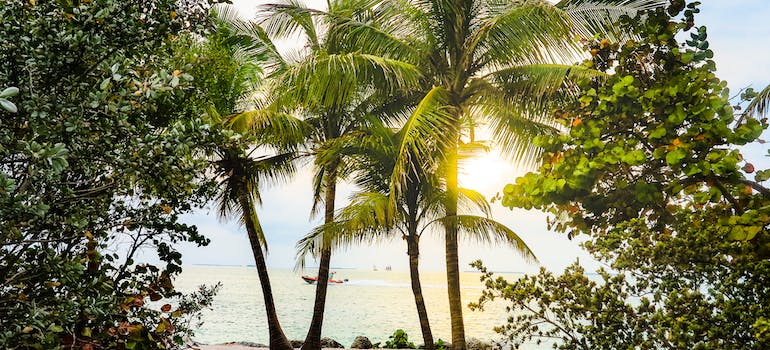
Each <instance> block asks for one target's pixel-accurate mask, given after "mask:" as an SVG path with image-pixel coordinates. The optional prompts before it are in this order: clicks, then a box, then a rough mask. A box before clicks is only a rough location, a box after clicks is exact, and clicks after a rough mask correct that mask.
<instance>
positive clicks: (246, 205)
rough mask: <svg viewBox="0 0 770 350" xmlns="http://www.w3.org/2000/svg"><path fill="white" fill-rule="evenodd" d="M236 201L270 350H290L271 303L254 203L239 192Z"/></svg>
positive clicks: (259, 227) (271, 294) (273, 304)
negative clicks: (258, 288) (264, 314)
mask: <svg viewBox="0 0 770 350" xmlns="http://www.w3.org/2000/svg"><path fill="white" fill-rule="evenodd" d="M238 197H239V198H238V201H239V202H240V205H241V211H242V212H243V218H244V224H245V226H246V231H247V232H248V235H249V242H250V243H251V251H252V253H253V254H254V263H255V265H256V266H257V274H258V275H259V284H260V285H261V286H262V296H263V297H264V298H265V311H266V312H267V328H268V333H269V334H270V349H280V350H290V349H292V347H291V343H290V342H289V339H287V338H286V335H285V334H284V333H283V329H281V324H280V322H279V321H278V314H277V313H276V311H275V302H274V301H273V290H272V288H271V287H270V276H268V274H267V264H266V263H265V255H264V253H263V252H262V245H261V244H260V242H259V234H258V232H259V231H261V230H262V228H261V225H260V224H259V221H258V219H257V215H256V212H255V209H254V203H253V202H252V201H251V200H250V199H249V197H248V195H247V194H246V193H245V191H244V192H241V193H240V194H239V196H238Z"/></svg>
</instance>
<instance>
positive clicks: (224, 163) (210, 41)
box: [198, 7, 302, 350]
mask: <svg viewBox="0 0 770 350" xmlns="http://www.w3.org/2000/svg"><path fill="white" fill-rule="evenodd" d="M214 17H215V30H214V31H213V32H212V34H211V35H210V36H209V37H207V38H206V40H205V41H204V42H202V43H200V44H199V45H200V46H202V50H203V51H204V52H205V53H206V54H204V55H200V57H201V61H200V62H198V65H199V66H207V67H208V68H209V69H210V70H211V71H210V72H206V73H208V79H206V80H205V81H207V82H211V85H210V86H206V87H204V88H205V90H206V91H205V93H206V94H207V96H208V103H209V106H208V108H206V110H207V112H206V114H207V115H208V117H209V118H210V119H211V121H212V122H214V124H215V125H217V126H218V127H220V128H225V129H228V131H229V132H231V133H232V134H233V137H231V138H230V140H229V141H223V143H222V144H220V145H219V147H218V148H217V149H216V150H215V151H214V156H215V159H214V160H213V161H212V164H213V168H214V171H215V172H216V174H217V175H218V177H219V179H220V182H219V188H218V190H219V194H218V198H217V199H218V203H219V204H218V208H219V210H218V212H219V215H220V217H221V218H223V219H224V218H227V217H237V218H239V219H240V221H241V223H242V224H243V226H244V227H245V228H246V232H247V235H248V238H249V243H250V245H251V251H252V254H253V256H254V262H255V266H256V268H257V274H258V276H259V281H260V286H261V288H262V295H263V298H264V303H265V311H266V315H267V324H268V332H269V343H270V348H271V349H283V350H287V349H292V346H291V343H290V342H289V340H288V339H287V337H286V335H285V334H284V332H283V330H282V328H281V325H280V322H279V320H278V315H277V313H276V309H275V302H274V299H273V294H272V287H271V284H270V278H269V275H268V271H267V265H266V262H265V253H266V252H267V240H266V239H265V234H264V231H263V230H262V226H261V224H260V222H259V217H258V216H257V212H256V209H255V206H256V205H257V204H261V196H260V185H261V184H263V183H265V182H268V181H270V182H271V181H277V180H283V179H285V178H287V177H288V176H290V175H291V174H292V173H293V172H294V170H295V169H294V163H293V161H294V159H295V158H296V154H295V152H294V150H295V148H296V145H298V144H299V142H300V140H301V135H302V128H301V124H300V123H299V122H298V121H297V120H295V119H294V118H292V117H291V116H287V115H282V114H275V113H270V112H268V111H259V110H257V111H250V112H240V113H238V112H239V111H240V110H242V109H243V108H245V104H244V100H246V99H248V97H249V96H250V95H251V94H252V93H253V92H254V91H255V90H256V88H257V84H258V83H259V80H260V76H261V67H260V66H259V63H260V62H262V61H263V56H262V55H261V54H259V53H258V52H257V51H255V50H254V47H253V43H252V42H251V41H250V40H248V38H247V37H244V36H242V35H239V34H237V30H236V28H234V27H233V26H232V23H231V22H230V21H229V20H230V19H232V18H235V14H234V12H233V10H232V9H231V8H226V7H218V8H216V9H215V14H214ZM222 115H228V116H227V117H222ZM257 150H260V151H263V150H272V151H275V152H274V153H275V154H273V155H262V156H258V157H254V156H253V153H254V152H256V151H257Z"/></svg>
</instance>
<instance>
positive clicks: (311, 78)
mask: <svg viewBox="0 0 770 350" xmlns="http://www.w3.org/2000/svg"><path fill="white" fill-rule="evenodd" d="M328 7H329V10H328V13H334V14H336V15H338V16H340V17H346V18H358V19H363V18H365V17H367V16H372V14H371V13H369V12H366V11H365V10H366V9H365V8H359V7H358V6H356V5H355V4H353V3H351V2H347V1H330V2H329V3H328ZM259 15H260V17H261V18H262V22H261V23H262V26H260V25H257V24H256V23H252V22H247V21H233V25H234V27H236V28H238V33H240V34H242V35H244V36H248V37H249V38H250V39H251V40H252V41H253V42H254V43H256V44H255V45H254V47H255V48H258V50H257V51H258V52H259V54H261V55H263V57H265V58H266V59H267V60H268V61H269V63H268V65H267V68H268V80H267V82H268V85H267V86H266V88H265V92H264V94H265V96H267V99H268V100H269V103H268V107H267V108H268V109H269V110H270V111H272V112H273V113H289V114H293V115H298V116H300V117H302V119H303V124H304V125H305V126H306V128H305V129H304V130H306V131H307V132H306V134H305V136H306V138H305V150H306V151H305V152H304V153H303V155H305V156H309V157H312V158H313V164H314V166H315V176H314V205H313V210H312V212H313V213H315V212H316V209H318V208H319V206H320V204H321V203H323V213H324V221H325V222H332V221H333V220H334V209H335V208H334V202H335V199H336V188H337V182H338V181H339V180H340V179H341V178H344V177H345V176H346V175H347V172H346V169H347V163H348V162H349V159H347V158H346V157H345V156H343V155H337V154H334V153H333V152H326V151H325V150H329V149H333V148H334V147H335V144H337V143H338V140H339V139H340V138H343V137H346V136H349V135H354V134H356V133H359V132H361V131H362V130H365V129H366V128H367V127H368V126H369V125H370V124H371V122H372V120H371V119H370V118H371V115H370V114H366V113H359V110H360V109H359V106H361V105H370V102H371V101H375V100H378V99H379V98H378V97H376V96H379V95H381V94H382V93H383V92H393V91H395V90H396V89H398V88H401V87H403V86H406V85H412V84H415V83H416V82H417V79H418V77H419V72H418V71H417V69H416V67H414V66H412V65H411V64H408V63H405V62H402V61H398V60H393V59H387V58H382V57H378V56H374V55H371V54H368V53H367V52H365V51H364V50H361V49H359V48H357V47H355V46H346V45H343V42H342V41H340V40H337V37H338V36H344V35H343V34H341V33H338V31H339V30H340V28H339V26H338V25H336V23H334V21H326V20H325V18H324V17H319V16H317V15H316V14H315V13H314V10H312V9H310V8H308V7H307V6H305V5H304V4H302V3H301V2H299V1H286V2H283V3H277V4H270V5H265V6H263V7H262V9H261V12H260V13H259ZM263 28H264V29H263ZM296 36H300V37H302V38H303V39H304V40H305V42H306V45H305V47H304V48H302V49H301V50H300V51H299V52H292V53H288V54H287V53H281V52H279V51H278V50H277V49H276V47H275V45H274V44H273V43H272V40H281V39H286V38H296ZM322 155H323V156H322ZM320 249H321V254H320V259H319V269H318V275H317V278H318V283H317V284H316V296H315V304H314V307H313V316H312V320H311V324H310V327H309V329H308V333H307V336H306V338H305V342H304V344H303V349H318V348H320V340H321V330H322V325H323V314H324V309H325V302H326V291H327V283H328V279H329V263H330V261H331V249H330V248H328V247H320Z"/></svg>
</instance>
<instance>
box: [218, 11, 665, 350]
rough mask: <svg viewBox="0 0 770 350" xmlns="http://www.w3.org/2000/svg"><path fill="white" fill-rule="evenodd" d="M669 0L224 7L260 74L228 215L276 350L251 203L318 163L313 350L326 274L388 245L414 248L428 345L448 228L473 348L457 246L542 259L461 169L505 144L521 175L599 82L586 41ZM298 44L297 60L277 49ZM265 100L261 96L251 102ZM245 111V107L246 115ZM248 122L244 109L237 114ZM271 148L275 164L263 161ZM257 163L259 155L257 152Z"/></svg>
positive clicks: (232, 124) (228, 196) (236, 123)
mask: <svg viewBox="0 0 770 350" xmlns="http://www.w3.org/2000/svg"><path fill="white" fill-rule="evenodd" d="M665 3H667V1H665V0H565V1H562V2H559V3H558V4H552V3H550V2H547V1H544V0H389V1H383V0H329V1H327V8H326V9H325V10H318V9H313V8H310V7H308V6H306V5H305V4H303V3H301V2H300V0H283V1H281V2H278V3H275V4H268V5H263V6H261V8H260V10H259V13H258V17H257V19H256V20H255V21H247V20H243V19H240V18H239V17H238V15H237V13H236V12H235V10H233V9H232V8H228V7H221V8H218V9H217V11H218V15H219V17H220V19H221V20H220V22H219V25H220V26H225V27H227V28H228V31H229V33H231V40H230V43H231V44H232V45H233V47H234V48H236V49H234V50H233V53H234V54H235V55H236V56H238V57H239V58H240V59H241V60H242V61H243V62H250V64H254V62H257V64H258V65H259V66H260V67H261V72H263V74H264V80H263V81H262V84H261V85H260V86H258V87H257V88H255V89H252V88H251V87H248V86H245V85H243V84H240V85H238V86H237V88H234V89H233V95H234V96H237V97H238V98H245V97H248V99H249V100H255V99H256V100H257V102H254V103H252V104H250V105H248V106H246V105H243V106H231V107H232V110H229V111H221V110H220V111H214V112H212V115H219V114H221V115H229V116H228V117H227V118H223V119H224V121H223V125H225V126H227V127H229V128H232V129H233V130H237V131H238V132H241V133H242V135H248V136H247V137H246V136H244V138H243V140H244V141H243V142H241V143H239V144H238V145H239V146H237V147H236V146H233V145H230V146H227V147H223V148H222V149H221V150H220V152H219V159H217V160H216V162H215V165H217V167H218V169H219V171H220V175H221V178H222V186H221V188H222V192H221V193H222V194H221V198H220V199H221V201H220V203H221V209H222V214H223V215H225V216H228V215H235V216H238V217H240V219H241V221H242V222H243V224H244V226H245V227H246V228H247V231H248V235H249V239H250V242H251V245H252V249H253V251H254V258H255V261H256V265H257V270H258V272H259V277H260V282H261V284H262V290H263V294H264V297H265V305H266V308H267V310H266V311H267V315H268V323H269V329H270V347H271V348H274V349H289V348H291V345H290V343H289V342H288V340H287V339H286V336H285V335H284V334H283V332H282V330H281V327H280V324H279V321H278V318H277V316H276V313H275V306H274V303H273V300H272V294H271V290H270V282H269V280H268V276H267V268H266V266H265V260H264V251H265V250H266V240H265V237H264V233H263V232H262V229H261V227H260V225H259V220H258V218H257V215H256V212H255V210H254V206H255V205H256V204H258V203H259V201H260V197H259V188H260V182H264V181H268V180H272V179H280V178H285V177H286V176H288V175H289V174H290V173H291V172H292V171H293V170H294V167H295V165H296V162H295V161H296V160H299V159H302V158H308V159H312V164H313V169H314V171H315V173H314V180H313V181H314V188H315V191H314V206H313V212H316V211H318V212H320V211H321V207H322V209H323V214H324V224H323V225H322V226H320V227H318V228H316V229H315V230H313V231H312V232H310V233H309V234H308V235H307V236H306V237H305V238H303V239H302V240H301V241H300V242H299V243H298V250H299V253H298V254H299V261H300V264H302V263H303V262H304V259H305V256H307V255H313V256H314V257H317V258H318V259H319V270H318V275H317V276H318V277H317V278H318V283H317V290H316V299H315V306H314V310H313V318H312V321H311V325H310V329H309V331H308V334H307V337H306V339H305V342H304V345H303V349H319V348H320V337H321V329H322V324H323V313H324V307H325V299H326V290H327V280H328V278H329V262H330V260H331V255H332V252H333V250H334V249H335V248H338V247H343V246H348V245H351V244H357V243H366V242H371V241H373V240H379V239H385V238H388V237H392V236H393V235H396V236H400V237H402V238H403V239H404V240H405V241H406V243H407V252H408V256H409V266H410V272H411V278H412V290H413V292H414V296H415V303H416V306H417V310H418V314H419V318H420V325H421V329H422V333H423V340H424V342H425V347H426V348H428V349H432V348H434V344H433V336H432V334H431V330H430V323H429V320H428V314H427V311H426V309H425V303H424V300H423V297H422V292H421V287H420V279H419V269H418V261H419V242H420V237H421V236H422V234H423V233H424V232H429V231H431V230H437V229H439V230H443V232H444V237H445V242H446V243H445V244H446V270H447V285H448V288H447V290H448V297H449V305H450V314H451V326H452V344H453V347H454V348H456V349H464V348H465V335H464V326H463V317H462V301H461V299H460V280H459V267H458V237H460V236H461V235H467V236H468V237H471V238H475V239H478V240H481V241H487V242H498V243H500V242H503V243H505V244H509V245H511V246H512V247H513V248H514V249H515V250H516V251H517V252H519V253H520V254H521V255H522V256H524V257H525V258H528V259H530V260H534V259H535V257H534V255H533V254H532V252H531V251H530V249H529V248H528V247H527V246H526V244H525V243H524V242H523V241H522V240H521V239H520V238H519V237H518V236H517V235H516V234H515V233H514V232H513V231H512V230H510V229H509V228H507V227H505V226H503V225H502V224H500V223H498V222H496V221H494V220H492V219H491V217H490V207H489V204H488V203H487V201H486V200H485V199H484V197H483V196H482V195H480V194H479V193H477V192H475V191H472V190H469V189H464V188H461V187H460V186H459V181H458V173H459V169H460V168H461V167H462V164H463V162H464V161H465V160H466V159H468V158H471V157H473V156H474V155H476V154H478V152H479V151H483V150H485V149H486V148H487V147H489V143H488V142H484V141H480V140H477V139H476V131H477V129H479V128H486V129H488V130H489V133H490V134H491V135H492V136H493V138H494V141H495V145H496V147H499V148H500V149H501V150H502V151H504V152H506V153H507V154H509V155H510V156H511V160H512V161H515V162H517V163H519V164H521V165H527V164H529V163H532V162H534V160H535V159H537V156H538V153H539V150H538V148H537V147H535V146H534V145H533V142H532V141H533V138H534V137H536V136H538V135H543V134H549V133H557V132H560V129H559V127H558V124H557V123H555V121H554V120H553V119H552V118H551V116H550V113H549V112H550V111H551V110H552V109H553V108H554V107H555V106H558V105H559V104H560V103H562V102H564V101H565V100H569V99H570V98H572V97H573V96H574V95H575V94H576V93H577V91H575V88H574V86H575V85H574V83H573V82H574V81H575V80H576V79H583V78H595V77H597V76H599V74H598V73H596V72H594V71H592V70H590V69H587V68H581V67H579V66H575V65H573V64H572V63H574V62H576V61H578V60H579V55H580V49H579V45H578V44H577V41H576V37H581V36H582V37H593V36H594V35H595V34H598V33H600V34H601V35H603V36H605V37H611V38H620V37H622V36H623V34H622V33H619V32H618V31H617V30H613V26H612V24H613V22H614V21H615V20H616V19H617V18H618V17H619V16H621V15H624V14H628V15H634V14H636V13H637V12H638V11H642V10H647V9H651V8H655V7H660V6H662V5H664V4H665ZM286 39H294V40H297V39H299V40H301V41H303V42H304V46H303V47H301V48H300V49H298V50H295V51H291V52H289V53H286V52H281V51H279V50H278V48H277V47H276V45H275V44H274V42H276V41H278V40H286ZM255 96H256V97H255ZM244 110H247V111H245V112H244ZM237 112H239V113H237ZM258 152H266V154H269V155H266V156H262V157H255V156H254V155H253V154H254V153H258ZM260 154H263V153H260ZM343 179H347V180H349V181H351V182H352V183H354V184H356V185H358V187H359V189H360V191H359V192H357V193H355V194H354V195H353V197H352V198H351V200H350V203H349V205H347V206H346V207H344V208H342V209H339V210H337V209H336V208H335V207H334V204H335V198H336V187H337V184H338V182H339V181H341V180H343Z"/></svg>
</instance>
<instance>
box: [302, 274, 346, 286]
mask: <svg viewBox="0 0 770 350" xmlns="http://www.w3.org/2000/svg"><path fill="white" fill-rule="evenodd" d="M300 277H302V280H303V281H305V282H307V283H308V284H314V283H316V282H318V277H310V276H307V275H302V276H300ZM333 278H334V272H332V273H331V276H329V283H338V284H339V283H345V282H347V281H348V279H347V278H346V279H344V280H335V279H333Z"/></svg>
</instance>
